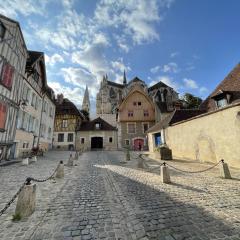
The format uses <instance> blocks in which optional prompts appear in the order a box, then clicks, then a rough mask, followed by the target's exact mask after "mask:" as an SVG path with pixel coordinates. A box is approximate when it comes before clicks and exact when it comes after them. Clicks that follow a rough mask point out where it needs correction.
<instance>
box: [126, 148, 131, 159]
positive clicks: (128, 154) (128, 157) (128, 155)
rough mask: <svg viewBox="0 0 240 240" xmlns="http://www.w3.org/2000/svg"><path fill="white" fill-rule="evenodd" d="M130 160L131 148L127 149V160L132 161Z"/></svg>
mask: <svg viewBox="0 0 240 240" xmlns="http://www.w3.org/2000/svg"><path fill="white" fill-rule="evenodd" d="M130 160H131V158H130V152H129V150H127V152H126V161H130Z"/></svg>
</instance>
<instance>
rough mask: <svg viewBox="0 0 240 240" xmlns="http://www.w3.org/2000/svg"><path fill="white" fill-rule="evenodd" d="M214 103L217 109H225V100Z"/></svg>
mask: <svg viewBox="0 0 240 240" xmlns="http://www.w3.org/2000/svg"><path fill="white" fill-rule="evenodd" d="M216 103H217V107H218V108H222V107H225V106H227V99H225V98H222V99H220V100H217V101H216Z"/></svg>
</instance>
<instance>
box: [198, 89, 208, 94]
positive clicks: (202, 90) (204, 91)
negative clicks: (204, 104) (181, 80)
mask: <svg viewBox="0 0 240 240" xmlns="http://www.w3.org/2000/svg"><path fill="white" fill-rule="evenodd" d="M208 91H209V90H208V89H207V88H206V87H200V89H199V92H200V94H206V93H207V92H208Z"/></svg>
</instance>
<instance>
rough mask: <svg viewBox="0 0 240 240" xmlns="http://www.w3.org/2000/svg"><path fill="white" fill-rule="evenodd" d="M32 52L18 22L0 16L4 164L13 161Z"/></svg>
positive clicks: (0, 154)
mask: <svg viewBox="0 0 240 240" xmlns="http://www.w3.org/2000/svg"><path fill="white" fill-rule="evenodd" d="M27 56H28V53H27V48H26V45H25V41H24V38H23V35H22V32H21V28H20V25H19V23H18V22H16V21H14V20H12V19H9V18H7V17H5V16H3V15H1V14H0V161H1V160H2V159H9V158H13V157H14V154H15V149H16V144H15V143H14V138H15V135H16V125H17V115H18V111H19V109H20V108H22V106H23V105H22V104H23V102H22V101H21V90H22V86H23V79H24V74H25V65H26V59H27Z"/></svg>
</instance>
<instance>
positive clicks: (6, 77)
mask: <svg viewBox="0 0 240 240" xmlns="http://www.w3.org/2000/svg"><path fill="white" fill-rule="evenodd" d="M13 73H14V68H13V67H12V66H11V65H10V64H8V63H5V64H4V65H3V68H2V74H1V78H0V82H1V83H2V85H3V86H5V87H6V88H8V89H9V90H10V89H11V88H12V79H13Z"/></svg>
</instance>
